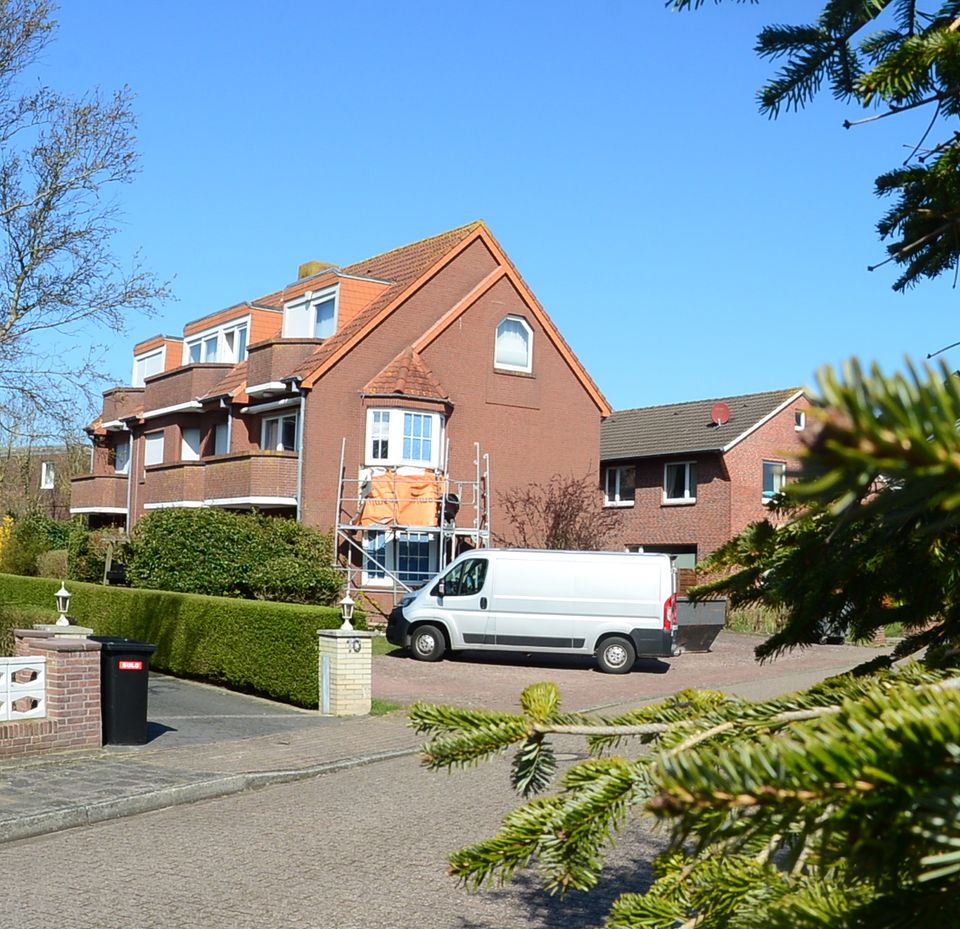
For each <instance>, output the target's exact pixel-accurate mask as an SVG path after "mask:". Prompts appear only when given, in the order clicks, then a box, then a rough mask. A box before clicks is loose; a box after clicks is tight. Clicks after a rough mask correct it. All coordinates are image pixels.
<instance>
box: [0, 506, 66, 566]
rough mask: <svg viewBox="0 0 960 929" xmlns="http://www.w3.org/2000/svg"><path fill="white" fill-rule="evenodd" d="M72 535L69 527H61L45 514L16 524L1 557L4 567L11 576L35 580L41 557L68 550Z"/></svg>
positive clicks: (25, 518)
mask: <svg viewBox="0 0 960 929" xmlns="http://www.w3.org/2000/svg"><path fill="white" fill-rule="evenodd" d="M69 534H70V524H69V523H59V522H57V521H56V520H55V519H51V518H50V517H49V516H47V515H45V514H44V513H38V512H34V513H28V514H27V515H26V516H24V517H22V518H21V519H18V520H17V521H16V522H15V523H14V525H13V532H12V534H11V536H10V538H9V540H8V541H7V542H6V544H5V545H4V547H3V552H2V554H0V567H2V568H3V570H4V571H7V572H9V573H11V574H21V575H25V576H34V575H36V573H37V559H38V558H39V556H40V555H42V554H43V553H44V552H48V551H51V550H52V549H58V548H66V546H67V539H68V537H69Z"/></svg>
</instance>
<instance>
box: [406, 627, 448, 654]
mask: <svg viewBox="0 0 960 929" xmlns="http://www.w3.org/2000/svg"><path fill="white" fill-rule="evenodd" d="M445 648H446V643H445V642H444V640H443V633H442V632H441V631H440V630H439V629H438V628H437V627H436V626H417V628H416V629H414V630H413V632H411V633H410V654H411V655H412V656H413V657H414V658H416V659H417V661H439V660H440V659H441V658H442V657H443V652H444V649H445Z"/></svg>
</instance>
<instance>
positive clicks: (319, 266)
mask: <svg viewBox="0 0 960 929" xmlns="http://www.w3.org/2000/svg"><path fill="white" fill-rule="evenodd" d="M335 267H336V265H332V264H328V263H327V262H326V261H305V262H304V263H303V264H302V265H300V269H299V271H298V272H297V280H298V281H302V280H303V279H304V278H305V277H313V275H314V274H319V273H320V272H321V271H326V270H327V268H335Z"/></svg>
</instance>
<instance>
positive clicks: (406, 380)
mask: <svg viewBox="0 0 960 929" xmlns="http://www.w3.org/2000/svg"><path fill="white" fill-rule="evenodd" d="M363 393H364V394H366V395H368V396H370V395H374V396H393V395H397V396H402V397H419V398H420V399H423V400H443V401H447V400H448V399H449V394H448V393H447V392H446V391H445V390H444V389H443V388H442V387H441V386H440V382H439V381H438V380H437V378H436V375H434V373H433V372H432V371H431V370H430V369H429V368H428V367H427V365H426V364H425V363H424V360H423V359H422V358H421V357H420V353H419V352H416V351H414V350H413V348H412V347H408V348H405V349H404V350H403V351H402V352H401V353H400V354H399V355H397V357H396V358H394V359H393V361H391V362H390V364H388V365H387V366H386V367H385V368H384V369H383V370H382V371H381V372H380V373H379V374H378V375H377V376H376V377H375V378H373V379H372V380H371V381H370V382H369V383H368V384H367V385H366V386H365V387H364V388H363Z"/></svg>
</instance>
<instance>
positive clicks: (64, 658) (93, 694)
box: [14, 629, 103, 750]
mask: <svg viewBox="0 0 960 929" xmlns="http://www.w3.org/2000/svg"><path fill="white" fill-rule="evenodd" d="M14 642H15V648H14V652H15V654H16V655H18V656H22V657H26V656H30V655H43V656H44V657H46V659H47V719H48V720H50V722H52V723H53V726H52V729H53V731H52V732H50V733H49V734H48V733H42V734H41V733H39V732H38V735H43V736H47V735H49V738H46V737H44V738H39V739H37V740H36V741H37V744H35V745H34V746H33V748H36V749H39V748H44V749H49V748H55V749H58V750H60V749H79V748H100V746H101V745H102V744H103V736H102V724H101V720H100V643H99V642H92V641H91V640H90V639H88V638H86V637H83V636H68V635H55V634H52V633H49V632H41V631H37V630H34V629H15V630H14ZM18 725H26V724H25V723H21V724H18Z"/></svg>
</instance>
